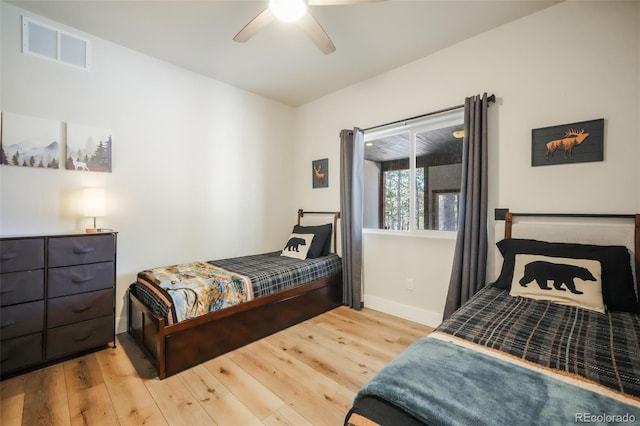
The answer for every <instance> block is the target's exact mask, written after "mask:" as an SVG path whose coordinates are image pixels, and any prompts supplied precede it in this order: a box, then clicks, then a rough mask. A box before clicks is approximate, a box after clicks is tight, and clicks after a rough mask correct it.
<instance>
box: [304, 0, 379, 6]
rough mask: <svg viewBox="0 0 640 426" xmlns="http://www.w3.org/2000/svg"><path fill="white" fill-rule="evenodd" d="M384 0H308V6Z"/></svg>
mask: <svg viewBox="0 0 640 426" xmlns="http://www.w3.org/2000/svg"><path fill="white" fill-rule="evenodd" d="M379 1H385V0H309V1H308V2H307V4H308V5H309V6H339V5H343V4H357V3H371V2H379Z"/></svg>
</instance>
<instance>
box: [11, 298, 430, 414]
mask: <svg viewBox="0 0 640 426" xmlns="http://www.w3.org/2000/svg"><path fill="white" fill-rule="evenodd" d="M430 331H431V329H430V328H428V327H426V326H423V325H419V324H416V323H412V322H409V321H405V320H401V319H398V318H396V317H392V316H389V315H386V314H383V313H380V312H376V311H373V310H369V309H363V310H362V311H360V312H357V311H354V310H351V309H349V308H346V307H340V308H337V309H334V310H332V311H330V312H327V313H325V314H322V315H320V316H318V317H315V318H313V319H311V320H309V321H305V322H303V323H301V324H298V325H295V326H293V327H291V328H288V329H286V330H283V331H281V332H279V333H276V334H274V335H272V336H270V337H267V338H265V339H262V340H260V341H258V342H255V343H252V344H250V345H247V346H245V347H243V348H240V349H237V350H235V351H233V352H230V353H228V354H226V355H223V356H220V357H218V358H215V359H213V360H211V361H208V362H206V363H204V364H201V365H198V366H196V367H194V368H192V369H190V370H187V371H185V372H182V373H180V374H177V375H175V376H172V377H169V378H167V379H165V380H158V378H157V376H156V373H155V371H154V369H153V367H152V365H151V363H150V362H149V361H148V360H147V359H146V358H145V356H144V354H143V353H142V351H141V350H140V349H138V347H137V346H135V344H134V343H133V341H132V340H131V339H130V338H129V336H128V335H127V334H121V335H119V336H118V343H119V344H118V346H117V348H116V349H111V348H109V349H104V350H101V351H99V352H94V353H92V354H89V355H86V356H83V357H80V358H75V359H72V360H69V361H66V362H63V363H59V364H56V365H53V366H50V367H47V368H44V369H40V370H37V371H34V372H31V373H27V374H24V375H21V376H17V377H14V378H12V379H8V380H4V381H2V382H0V390H1V395H2V404H1V409H2V411H1V415H0V423H1V424H2V425H3V426H10V425H28V426H31V425H92V426H93V425H118V424H120V425H167V424H169V425H185V426H187V425H189V426H191V425H243V426H244V425H295V426H303V425H341V424H342V423H343V420H344V417H345V414H346V413H347V411H348V409H349V408H350V406H351V402H352V401H353V397H354V396H355V393H356V392H357V390H358V389H359V388H360V387H361V386H362V385H364V384H365V383H366V382H367V381H368V380H369V378H371V376H372V375H373V374H374V373H375V372H376V371H378V370H380V369H381V368H382V367H383V366H384V365H385V364H386V363H387V362H389V361H390V360H391V359H392V358H393V357H395V356H396V355H397V354H398V353H400V352H401V351H402V350H403V349H404V348H406V347H407V346H408V345H409V344H410V343H411V342H413V341H414V340H415V339H417V338H419V337H422V336H425V335H427V334H428V333H429V332H430Z"/></svg>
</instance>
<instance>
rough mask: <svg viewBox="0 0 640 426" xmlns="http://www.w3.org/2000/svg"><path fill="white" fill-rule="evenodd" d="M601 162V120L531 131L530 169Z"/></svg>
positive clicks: (602, 125) (602, 151)
mask: <svg viewBox="0 0 640 426" xmlns="http://www.w3.org/2000/svg"><path fill="white" fill-rule="evenodd" d="M603 160H604V118H600V119H598V120H590V121H581V122H579V123H569V124H563V125H560V126H551V127H542V128H540V129H533V130H532V131H531V165H532V166H549V165H553V164H568V163H585V162H589V161H603Z"/></svg>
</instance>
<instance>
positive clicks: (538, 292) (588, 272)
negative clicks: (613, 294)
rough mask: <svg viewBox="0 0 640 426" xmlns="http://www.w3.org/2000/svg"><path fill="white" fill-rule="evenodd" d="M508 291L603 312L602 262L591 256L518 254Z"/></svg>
mask: <svg viewBox="0 0 640 426" xmlns="http://www.w3.org/2000/svg"><path fill="white" fill-rule="evenodd" d="M509 294H510V295H511V296H521V297H526V298H529V299H535V300H547V301H550V302H553V303H557V304H559V305H568V306H575V307H578V308H583V309H588V310H591V311H595V312H600V313H601V314H604V313H605V307H604V301H603V298H602V265H601V264H600V262H599V261H597V260H592V259H570V258H564V257H551V256H541V255H534V254H517V255H516V256H515V265H514V270H513V281H512V283H511V290H510V291H509Z"/></svg>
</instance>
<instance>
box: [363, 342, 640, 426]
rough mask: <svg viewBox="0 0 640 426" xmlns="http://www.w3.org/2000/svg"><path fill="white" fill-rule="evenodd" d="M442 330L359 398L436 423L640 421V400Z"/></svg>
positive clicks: (406, 353) (386, 371)
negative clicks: (374, 399) (382, 402)
mask: <svg viewBox="0 0 640 426" xmlns="http://www.w3.org/2000/svg"><path fill="white" fill-rule="evenodd" d="M437 334H438V333H435V334H434V335H431V336H429V337H426V338H422V339H419V340H417V341H416V342H415V343H413V344H412V345H411V346H410V347H409V348H407V350H406V351H404V352H403V353H402V354H400V355H399V356H398V357H397V358H396V359H394V360H393V361H392V362H391V363H390V364H388V365H387V366H386V367H385V368H384V369H382V370H381V371H380V372H379V373H378V374H377V375H376V376H374V377H373V378H372V379H371V381H370V382H369V383H368V384H367V385H365V386H364V387H363V388H362V389H361V390H360V392H358V394H357V395H356V401H358V400H359V399H361V398H362V397H364V396H367V395H369V396H371V395H372V396H377V397H380V398H382V399H384V400H386V401H389V402H391V403H392V404H394V405H396V406H398V407H400V408H402V409H403V410H405V411H407V412H409V413H411V414H412V415H414V416H415V417H417V418H418V419H420V420H422V421H423V422H425V423H428V424H433V425H471V424H473V425H562V424H575V423H590V424H634V422H636V421H637V422H640V402H639V401H638V400H637V399H633V398H630V397H628V396H625V395H621V394H618V393H615V392H614V391H611V390H610V389H608V388H605V387H603V386H600V385H597V384H594V383H586V382H581V381H580V380H578V379H576V378H574V377H567V376H565V375H560V374H557V373H553V372H551V371H550V370H544V369H541V368H540V367H537V366H533V365H531V364H530V363H527V362H523V361H521V360H518V359H509V358H508V355H507V356H505V355H500V354H499V353H498V352H496V351H492V350H490V349H487V348H484V347H481V346H477V345H474V344H468V343H462V342H460V343H458V342H457V343H453V342H451V341H446V340H443V338H438V336H437ZM449 337H450V336H449ZM444 339H449V338H448V337H447V338H444ZM474 346H477V347H474Z"/></svg>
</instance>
